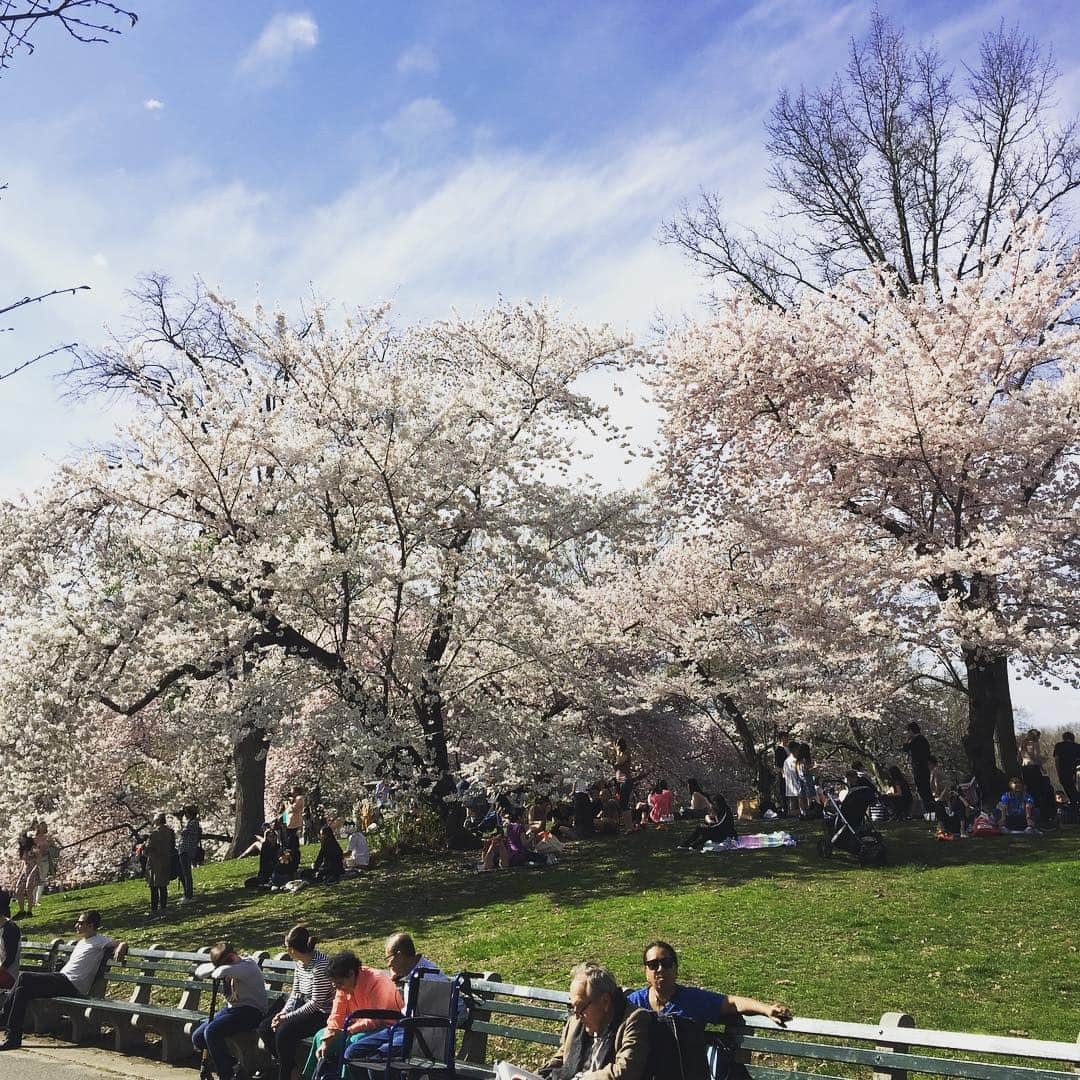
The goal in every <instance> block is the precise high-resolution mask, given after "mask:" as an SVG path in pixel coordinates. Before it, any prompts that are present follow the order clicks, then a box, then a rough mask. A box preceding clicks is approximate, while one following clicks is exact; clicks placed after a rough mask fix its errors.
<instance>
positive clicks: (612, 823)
mask: <svg viewBox="0 0 1080 1080" xmlns="http://www.w3.org/2000/svg"><path fill="white" fill-rule="evenodd" d="M593 807H594V809H595V811H596V817H595V818H594V819H593V832H594V833H596V834H597V836H614V835H616V834H617V833H620V832H622V827H623V812H622V807H621V806H620V804H619V800H618V798H616V796H615V794H614V793H613V792H612V790H611V788H610V787H608V786H607V785H606V784H601V785H600V789H599V791H598V792H597V796H596V801H595V802H594V803H593Z"/></svg>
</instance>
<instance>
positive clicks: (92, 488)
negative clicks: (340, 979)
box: [0, 281, 633, 845]
mask: <svg viewBox="0 0 1080 1080" xmlns="http://www.w3.org/2000/svg"><path fill="white" fill-rule="evenodd" d="M148 290H149V291H148V295H149V296H150V297H151V298H152V300H153V301H154V302H152V303H151V306H150V307H149V308H148V309H147V312H146V313H147V316H148V317H147V319H146V322H145V326H144V328H143V329H142V330H141V331H140V332H138V333H136V334H135V335H134V336H133V337H131V338H128V339H125V340H123V341H117V342H115V343H114V345H113V346H112V347H110V348H109V349H106V350H104V351H103V352H102V353H100V354H96V355H94V356H90V357H86V359H85V363H84V366H83V372H82V374H83V376H84V378H85V379H86V380H87V381H88V382H93V383H94V384H95V385H97V386H99V387H103V388H108V389H111V390H113V391H116V392H122V393H124V394H126V395H128V396H129V398H130V399H131V400H132V401H133V403H134V405H135V407H136V409H137V411H138V419H137V420H136V421H135V422H134V423H133V424H132V425H131V426H130V427H129V428H128V429H127V430H126V431H125V432H124V433H123V436H122V438H121V440H120V441H119V442H118V444H117V445H116V446H114V447H112V448H109V449H107V450H104V451H101V452H97V453H93V454H89V455H86V456H85V457H83V458H81V459H79V460H77V461H75V462H73V463H71V464H70V465H68V466H67V467H65V469H64V470H63V471H62V473H61V475H60V476H59V477H58V478H57V479H56V480H55V482H54V483H53V484H52V485H51V487H50V488H49V489H48V490H46V491H45V492H44V493H43V494H42V495H41V497H40V498H38V499H36V500H34V501H32V502H31V503H29V504H27V505H25V506H21V507H8V508H6V511H5V513H4V515H3V520H2V521H0V530H2V532H3V535H4V539H5V550H4V553H3V555H2V560H3V567H2V568H0V570H2V573H0V576H2V577H3V580H4V581H5V587H6V593H7V595H6V598H5V600H4V643H5V651H6V652H18V653H19V654H20V655H21V656H22V658H23V659H22V661H21V662H20V663H19V664H17V665H16V667H17V668H18V670H20V671H21V672H22V673H23V674H24V676H26V678H28V679H30V681H31V684H33V683H34V682H35V680H36V683H37V684H38V685H40V686H41V687H42V690H41V693H42V694H43V695H44V696H43V697H42V698H41V700H40V702H39V701H38V699H37V698H36V697H34V696H33V694H32V693H31V691H30V690H29V689H27V690H25V691H24V697H25V695H26V694H30V697H29V698H27V699H26V706H25V710H23V711H22V714H21V716H19V717H15V716H10V715H9V716H8V724H7V725H6V726H7V728H8V730H7V732H5V733H3V734H2V735H0V741H3V742H4V744H5V746H6V747H8V748H10V749H11V751H12V752H13V753H15V754H16V755H22V754H23V753H24V749H23V748H24V746H25V745H26V744H25V738H26V735H25V731H26V726H25V722H26V721H27V720H28V719H32V720H33V723H34V725H36V724H37V723H38V721H39V716H40V715H41V714H42V713H43V712H45V711H48V714H49V716H50V717H51V718H52V719H51V721H50V722H51V723H53V725H54V730H53V731H52V732H51V734H50V736H49V738H48V740H47V741H48V742H49V744H50V745H52V746H54V747H58V748H63V749H62V750H61V751H60V752H62V753H64V754H67V755H69V756H74V757H76V758H77V756H78V739H77V736H78V733H79V732H80V731H83V730H86V729H87V728H88V727H89V728H92V727H94V726H99V725H104V726H107V727H108V726H111V725H112V724H116V723H126V722H128V721H129V720H130V719H131V718H135V717H138V716H140V715H142V714H144V713H145V712H146V711H147V710H150V709H157V710H158V711H159V712H161V713H163V714H165V713H170V714H171V715H173V716H175V718H176V722H178V723H181V724H185V725H188V724H190V725H191V727H192V730H193V731H195V732H199V731H203V730H207V729H209V730H212V731H216V732H224V735H225V738H226V739H227V742H228V744H229V745H230V746H231V753H232V766H233V769H234V781H235V785H236V821H235V830H234V844H235V845H242V844H246V842H247V840H248V839H249V838H250V835H251V833H252V832H253V831H254V828H255V827H256V826H257V825H258V823H259V822H260V821H261V820H262V814H263V786H264V780H265V760H266V752H267V749H268V747H269V745H271V744H272V743H273V742H274V740H277V739H280V738H282V737H284V738H285V739H286V740H287V738H288V734H287V733H288V729H289V727H290V726H291V725H293V724H294V722H295V717H296V714H297V713H298V712H299V711H300V710H301V709H302V708H303V707H305V706H304V704H303V703H304V702H310V701H311V700H313V696H318V700H319V702H320V705H319V709H320V711H321V716H322V722H323V723H324V724H325V730H326V732H327V733H328V734H329V735H330V737H331V738H332V739H337V740H340V744H341V746H342V752H343V753H344V754H348V755H349V756H350V759H351V760H354V761H357V762H360V763H367V764H368V765H372V764H374V763H375V762H377V761H385V760H387V759H388V756H389V757H392V758H393V759H394V761H395V762H396V767H397V768H399V769H400V770H405V769H407V770H408V776H409V780H410V782H411V783H412V784H414V785H415V786H416V788H417V789H418V790H419V791H420V793H421V794H422V795H423V797H424V798H426V799H427V800H428V801H429V802H430V803H431V804H432V805H433V806H434V807H435V808H437V809H438V810H439V812H440V813H441V815H442V816H443V818H444V820H445V821H446V823H447V825H448V828H450V829H451V830H452V828H453V825H454V822H455V820H456V817H455V814H456V807H455V804H454V802H453V791H454V786H455V776H454V768H453V764H452V753H453V752H454V751H455V750H456V751H457V753H459V754H461V755H462V756H467V757H468V759H469V760H470V761H472V762H474V763H475V762H481V763H482V762H483V760H484V758H485V756H490V755H503V756H505V755H507V754H510V755H511V756H513V757H515V758H516V759H517V764H516V766H515V767H516V768H518V769H519V770H525V769H528V770H529V771H530V772H533V771H536V770H538V769H541V768H550V767H552V766H554V765H557V766H559V767H560V768H562V767H567V766H568V765H569V766H570V767H573V764H574V762H575V761H576V760H577V759H579V758H581V757H582V756H587V755H588V754H589V753H590V752H591V747H592V745H593V744H592V741H591V740H590V738H589V737H588V733H587V732H586V731H585V730H584V727H583V726H581V727H579V728H575V729H574V734H573V737H570V736H569V735H566V736H560V735H558V734H556V736H555V737H553V738H547V737H546V734H547V728H549V727H550V726H551V721H552V719H553V718H554V717H556V716H561V717H563V718H564V719H569V718H570V714H571V713H572V712H573V705H572V698H570V697H568V696H566V695H565V694H564V693H563V692H562V691H561V689H560V688H558V687H556V686H554V685H552V683H551V682H550V681H549V678H548V675H549V673H551V672H556V671H561V670H562V669H561V668H560V667H559V665H558V664H555V663H553V662H552V659H551V658H552V654H554V653H557V652H558V651H559V650H560V648H561V647H562V643H561V642H560V640H559V639H558V637H556V636H554V635H553V634H552V633H551V625H550V623H549V616H548V612H550V611H551V610H553V605H552V603H551V597H553V596H557V595H558V594H559V593H560V592H562V591H565V590H567V589H569V587H570V585H571V583H572V581H573V580H574V562H575V560H576V559H578V558H579V556H580V552H581V550H582V547H583V546H588V545H589V544H593V543H595V544H601V545H602V544H603V543H604V542H606V538H607V537H609V536H616V535H618V534H619V532H620V530H622V529H624V528H625V527H626V526H625V522H626V521H627V519H628V511H629V510H630V508H631V500H630V499H629V498H627V497H625V496H622V495H605V494H602V493H601V492H600V491H599V489H598V488H597V487H596V486H595V485H594V484H592V483H590V482H588V481H586V480H580V479H571V478H570V477H569V475H568V474H569V472H570V469H571V465H572V464H573V463H574V462H575V459H576V458H577V457H578V455H579V453H580V451H579V450H578V449H577V447H576V444H575V443H574V441H573V439H574V437H575V435H576V434H577V433H579V432H581V431H585V430H591V431H593V432H597V433H605V434H606V435H607V436H608V437H610V438H614V439H622V438H623V435H622V434H621V433H620V432H618V431H617V430H616V429H615V428H614V427H613V426H612V425H611V424H610V422H609V421H608V418H607V416H606V413H605V411H604V409H603V408H602V407H601V406H599V405H597V404H596V403H595V402H593V401H592V400H591V399H590V398H589V397H588V396H586V395H585V394H583V393H582V392H581V391H580V390H579V389H577V388H576V384H577V382H578V380H579V379H580V378H581V377H582V376H584V375H586V374H587V373H589V372H591V371H595V370H597V369H599V368H601V367H604V366H611V365H618V364H622V363H625V362H627V361H629V360H630V359H632V358H633V353H632V351H631V350H630V348H629V346H628V343H627V342H626V341H624V340H623V339H621V338H619V337H618V336H616V335H615V334H614V333H613V332H612V331H611V330H609V329H607V328H601V329H599V330H596V331H590V330H588V329H586V328H584V327H581V326H577V325H572V324H569V323H566V322H564V321H562V320H560V319H558V318H557V316H556V315H555V313H554V312H553V311H552V310H551V309H549V308H548V307H545V306H531V305H523V306H517V307H514V306H510V305H502V306H499V307H497V308H495V309H494V310H492V311H490V312H488V313H487V314H485V315H483V316H482V317H480V318H478V319H475V320H462V319H454V320H451V321H447V322H442V323H436V324H432V325H429V326H420V327H415V328H411V329H407V330H404V331H397V330H395V329H393V328H392V327H391V326H389V324H388V323H387V322H386V319H385V317H384V312H382V311H374V312H362V313H359V314H358V315H356V316H354V317H352V318H349V319H347V320H346V321H345V323H344V325H341V326H332V325H331V323H330V322H329V317H328V315H327V313H326V311H325V310H324V309H323V308H321V307H315V308H313V309H312V310H311V311H309V312H308V313H306V314H305V315H304V316H303V317H302V318H301V319H300V320H299V321H298V322H297V323H296V324H295V325H293V324H291V323H289V321H288V320H287V319H286V318H285V317H284V316H282V315H279V314H276V313H264V312H262V311H261V310H258V311H256V313H255V315H254V316H252V317H250V318H249V317H247V316H245V315H243V314H242V313H241V312H240V311H239V310H238V309H237V308H236V307H234V306H233V305H230V304H227V303H224V302H222V301H220V300H218V299H216V298H214V297H212V296H208V295H206V294H205V293H202V292H199V293H197V294H196V295H195V296H194V297H190V298H188V299H187V300H186V301H185V300H183V299H180V298H173V297H171V296H170V295H168V293H167V290H166V289H165V286H164V283H163V282H161V281H156V282H151V283H150V284H149V285H148ZM31 676H33V678H31ZM204 692H205V694H206V700H205V701H203V700H202V695H203V693H204ZM211 704H212V706H213V708H212V710H211V712H212V715H211V716H206V715H201V711H202V710H205V709H206V708H207V707H208V705H211ZM109 717H111V719H109ZM583 723H584V722H583ZM283 732H284V733H285V734H284V736H283V735H282V733H283ZM542 735H543V736H545V737H542ZM213 737H216V736H213Z"/></svg>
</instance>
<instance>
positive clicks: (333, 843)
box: [312, 825, 345, 885]
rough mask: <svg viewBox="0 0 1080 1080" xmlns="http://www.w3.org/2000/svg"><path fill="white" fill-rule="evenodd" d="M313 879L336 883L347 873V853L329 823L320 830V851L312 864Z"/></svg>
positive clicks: (330, 883) (324, 882)
mask: <svg viewBox="0 0 1080 1080" xmlns="http://www.w3.org/2000/svg"><path fill="white" fill-rule="evenodd" d="M312 870H313V871H314V875H313V880H315V881H318V882H320V883H321V884H325V885H336V884H337V883H338V882H339V881H340V880H341V879H342V877H343V876H344V874H345V853H344V852H343V851H342V850H341V845H340V844H339V843H338V841H337V837H336V836H335V835H334V832H333V830H332V829H331V828H330V826H329V825H324V826H323V827H322V828H321V829H320V830H319V853H318V855H316V856H315V862H314V863H313V864H312Z"/></svg>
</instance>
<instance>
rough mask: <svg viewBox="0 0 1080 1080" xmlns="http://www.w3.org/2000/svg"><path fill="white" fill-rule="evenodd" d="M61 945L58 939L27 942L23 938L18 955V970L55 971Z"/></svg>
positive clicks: (61, 942)
mask: <svg viewBox="0 0 1080 1080" xmlns="http://www.w3.org/2000/svg"><path fill="white" fill-rule="evenodd" d="M61 945H63V941H62V939H60V938H53V939H52V941H49V942H45V941H27V940H26V939H25V938H24V939H23V942H22V945H21V951H20V953H19V968H20V969H21V970H24V971H55V970H56V957H57V955H58V954H59V951H60V946H61Z"/></svg>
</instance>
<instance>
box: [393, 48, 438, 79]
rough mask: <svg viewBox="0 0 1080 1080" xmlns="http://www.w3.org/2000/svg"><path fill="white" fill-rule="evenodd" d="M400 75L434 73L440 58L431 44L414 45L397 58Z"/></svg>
mask: <svg viewBox="0 0 1080 1080" xmlns="http://www.w3.org/2000/svg"><path fill="white" fill-rule="evenodd" d="M397 70H398V74H399V75H434V74H435V72H437V71H438V70H439V59H438V57H437V56H436V55H435V52H434V50H433V49H432V48H431V46H429V45H413V46H412V47H411V48H408V49H406V50H405V51H404V52H403V53H402V54H401V55H400V56H399V57H398V58H397Z"/></svg>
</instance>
